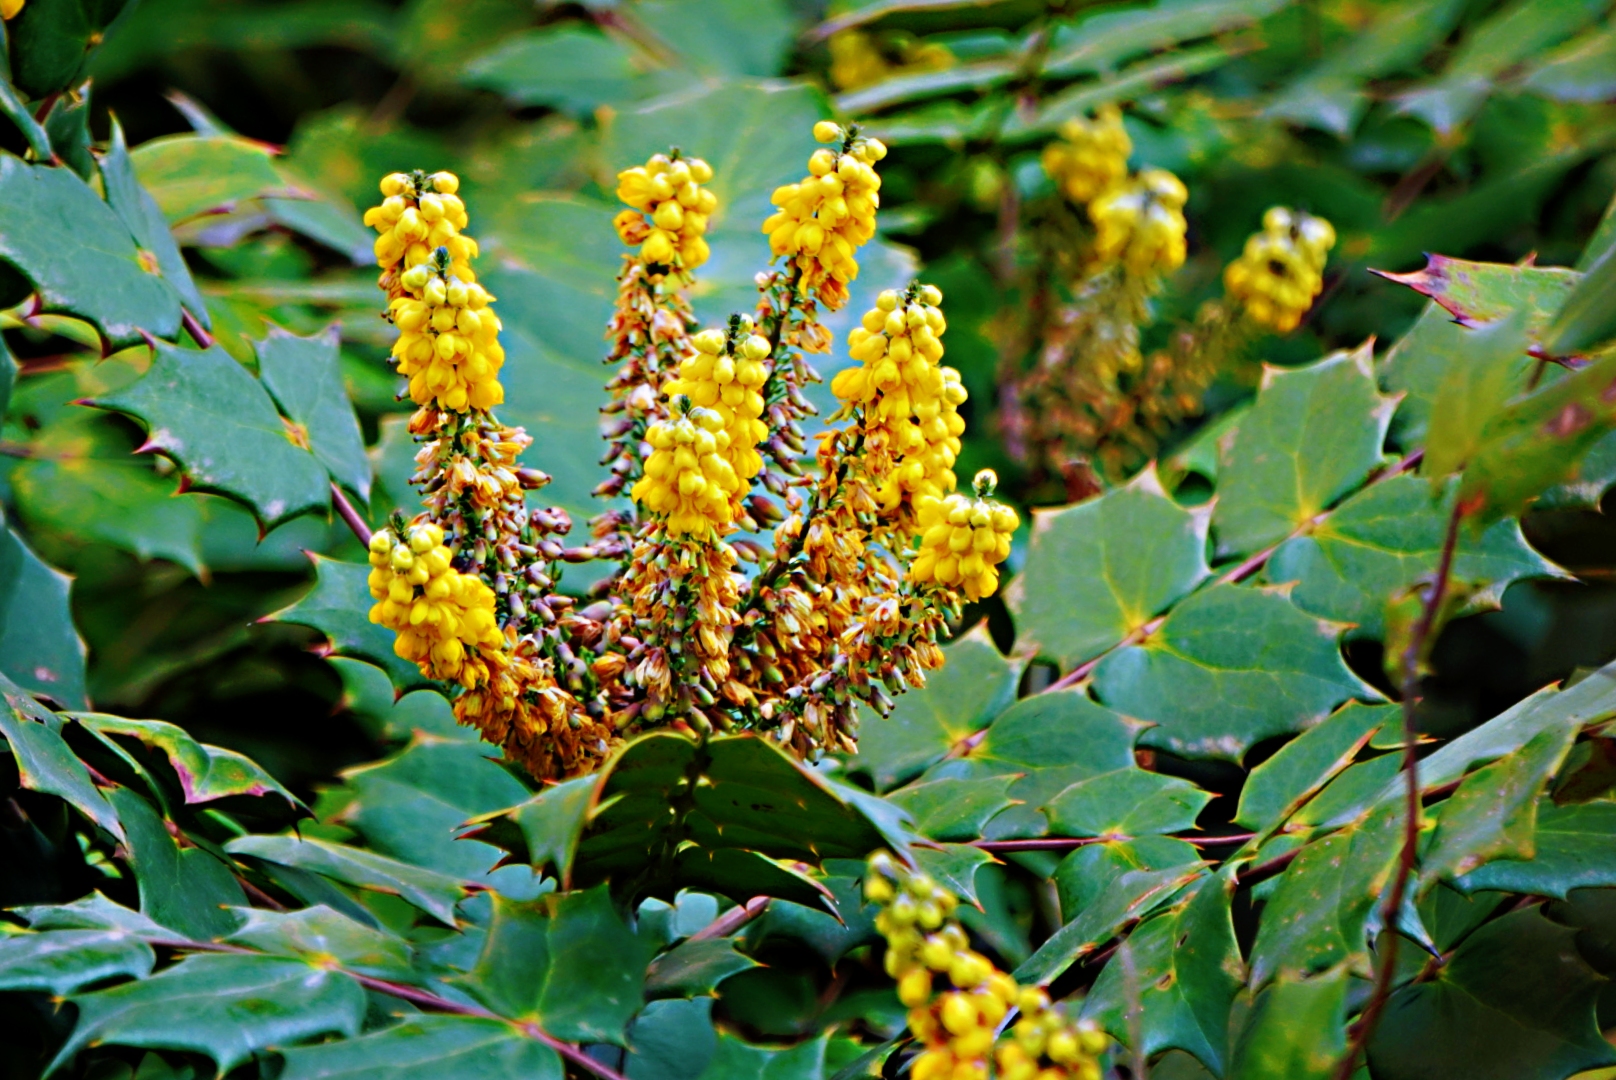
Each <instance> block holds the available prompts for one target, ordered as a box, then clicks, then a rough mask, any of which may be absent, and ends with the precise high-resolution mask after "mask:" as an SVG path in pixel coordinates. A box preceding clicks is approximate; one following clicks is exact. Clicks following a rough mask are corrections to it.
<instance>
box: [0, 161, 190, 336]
mask: <svg viewBox="0 0 1616 1080" xmlns="http://www.w3.org/2000/svg"><path fill="white" fill-rule="evenodd" d="M0 258H4V259H6V260H7V261H9V262H11V263H12V264H14V265H15V266H16V267H17V269H18V270H19V271H21V272H22V274H23V275H24V276H25V277H27V278H28V280H29V281H31V282H33V284H34V287H35V288H36V289H38V290H39V295H40V299H41V301H42V303H43V304H44V307H45V310H47V311H61V312H66V313H69V314H73V315H77V316H78V317H80V318H83V319H87V320H89V321H90V322H92V323H94V324H95V325H96V326H97V327H99V328H100V330H101V332H102V333H103V334H105V335H106V337H107V339H108V340H109V341H111V343H112V344H113V345H115V346H123V345H132V344H134V343H136V342H138V341H140V340H141V336H140V332H141V331H142V330H146V331H149V332H151V333H153V334H155V335H157V336H158V337H160V338H172V337H174V336H175V335H177V334H178V333H179V330H180V298H179V295H178V294H177V293H176V292H175V291H174V289H173V287H172V286H171V285H170V284H169V283H168V282H167V281H166V280H165V279H164V278H163V277H162V276H161V275H160V274H159V273H158V272H157V271H158V269H159V266H158V264H157V263H156V260H155V258H153V259H152V261H151V263H150V264H149V265H143V264H142V261H141V256H140V251H139V249H138V248H137V247H136V246H135V238H134V237H133V236H131V235H130V233H129V229H128V227H127V226H126V225H124V223H123V221H122V220H121V219H120V218H119V217H118V215H117V214H116V213H114V212H113V210H112V208H111V207H110V206H108V205H107V204H106V203H105V202H103V201H102V200H101V198H100V197H99V196H97V195H96V193H95V191H94V190H93V189H91V188H90V186H89V185H87V184H86V183H85V182H84V181H83V180H80V179H79V178H78V176H77V175H76V174H74V173H73V171H72V170H70V169H64V168H52V167H50V166H47V165H25V164H24V163H23V162H22V161H20V160H18V159H17V158H14V157H11V156H10V155H6V156H4V157H0Z"/></svg>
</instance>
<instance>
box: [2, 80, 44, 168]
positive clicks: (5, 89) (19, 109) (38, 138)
mask: <svg viewBox="0 0 1616 1080" xmlns="http://www.w3.org/2000/svg"><path fill="white" fill-rule="evenodd" d="M0 114H4V115H5V118H6V119H7V120H10V121H11V122H12V123H13V124H15V125H17V130H18V131H20V132H22V136H23V138H24V139H26V140H27V141H28V148H29V149H30V150H32V151H33V152H34V157H35V158H37V159H38V160H40V161H49V160H50V159H51V158H52V157H54V156H55V155H56V151H55V150H53V149H51V144H50V135H49V133H47V132H46V131H45V128H44V125H42V124H41V123H40V122H39V121H38V120H35V119H34V114H33V113H32V112H30V111H29V109H28V106H27V104H26V103H25V102H24V101H23V99H22V98H21V97H19V96H18V95H17V90H16V88H15V87H14V86H12V85H11V83H10V81H9V80H7V79H4V78H0Z"/></svg>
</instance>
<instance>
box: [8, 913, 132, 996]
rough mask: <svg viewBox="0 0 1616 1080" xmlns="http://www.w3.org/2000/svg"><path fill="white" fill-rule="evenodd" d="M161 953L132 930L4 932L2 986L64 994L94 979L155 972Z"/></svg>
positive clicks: (94, 981) (58, 994)
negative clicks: (153, 968) (157, 953)
mask: <svg viewBox="0 0 1616 1080" xmlns="http://www.w3.org/2000/svg"><path fill="white" fill-rule="evenodd" d="M156 962H157V956H156V954H155V953H153V952H152V947H151V946H150V945H148V944H146V942H144V941H142V940H141V939H140V938H139V937H137V936H135V935H133V934H131V933H129V932H128V931H127V930H117V929H114V930H55V931H48V932H45V933H38V934H11V935H5V936H0V990H42V991H44V992H46V993H48V994H51V995H52V996H54V997H62V996H64V995H67V994H70V993H72V992H73V991H75V990H77V989H79V988H80V987H81V986H88V985H89V984H91V983H96V982H101V981H103V980H105V979H112V978H116V977H118V976H120V975H129V976H133V977H134V978H137V979H143V978H145V977H146V976H147V975H150V974H151V969H152V966H153V965H154V964H155V963H156Z"/></svg>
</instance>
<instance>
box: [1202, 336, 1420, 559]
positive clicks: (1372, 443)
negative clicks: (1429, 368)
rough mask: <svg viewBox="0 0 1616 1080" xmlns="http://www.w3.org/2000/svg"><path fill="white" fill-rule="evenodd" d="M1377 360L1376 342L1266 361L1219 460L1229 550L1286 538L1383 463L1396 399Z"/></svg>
mask: <svg viewBox="0 0 1616 1080" xmlns="http://www.w3.org/2000/svg"><path fill="white" fill-rule="evenodd" d="M1372 359H1373V351H1372V343H1371V344H1366V345H1365V346H1364V347H1362V348H1360V349H1358V350H1357V351H1355V352H1350V353H1348V352H1341V353H1336V354H1334V355H1332V356H1327V357H1325V358H1324V359H1323V360H1320V361H1319V362H1318V363H1316V364H1311V365H1309V366H1307V367H1302V368H1275V367H1270V368H1267V369H1265V371H1264V372H1263V381H1262V388H1261V389H1260V390H1259V391H1258V393H1257V402H1256V404H1255V405H1253V406H1252V408H1251V411H1250V412H1249V413H1247V414H1246V415H1245V417H1244V418H1243V419H1242V420H1241V421H1240V427H1239V428H1238V429H1237V430H1236V431H1235V434H1234V439H1233V441H1232V443H1231V444H1230V447H1229V453H1228V456H1227V458H1226V459H1225V460H1224V461H1223V463H1222V466H1221V467H1220V469H1219V476H1218V498H1217V502H1216V503H1215V504H1214V506H1213V509H1212V531H1213V535H1214V536H1215V538H1216V540H1217V549H1218V554H1219V555H1244V554H1249V553H1251V552H1254V551H1257V550H1259V549H1261V548H1264V547H1267V546H1269V545H1270V544H1276V543H1278V542H1280V541H1281V540H1284V539H1285V538H1286V537H1288V536H1290V535H1291V534H1292V533H1293V532H1295V531H1296V530H1297V529H1299V528H1300V527H1302V526H1303V525H1305V524H1307V523H1308V522H1309V521H1312V520H1313V518H1315V517H1316V516H1317V515H1318V514H1319V513H1320V512H1322V511H1324V510H1327V509H1329V508H1330V507H1331V506H1334V505H1335V504H1336V502H1338V501H1339V500H1340V499H1341V497H1342V496H1343V495H1346V494H1347V493H1348V492H1350V491H1352V490H1353V489H1354V488H1356V487H1357V486H1358V485H1359V484H1361V483H1362V482H1363V481H1364V479H1365V478H1366V477H1367V476H1368V475H1369V473H1370V471H1371V470H1372V469H1374V468H1375V467H1376V466H1377V465H1379V464H1380V463H1381V449H1382V444H1384V442H1385V440H1386V429H1387V426H1388V425H1389V424H1390V422H1391V417H1392V410H1393V408H1394V407H1395V405H1396V402H1395V400H1393V399H1391V398H1386V397H1382V396H1381V394H1380V392H1379V391H1378V390H1377V389H1376V387H1375V376H1374V371H1373V369H1372V367H1371V361H1372Z"/></svg>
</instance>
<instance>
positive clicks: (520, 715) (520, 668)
mask: <svg viewBox="0 0 1616 1080" xmlns="http://www.w3.org/2000/svg"><path fill="white" fill-rule="evenodd" d="M532 648H533V646H532V643H531V641H524V642H522V643H521V644H520V645H519V646H518V647H517V650H516V652H515V653H514V654H513V653H503V652H490V653H488V654H487V656H486V661H487V664H486V667H487V672H488V675H487V678H486V679H485V680H483V681H481V682H479V683H478V684H477V685H475V686H472V687H470V688H468V689H467V691H466V692H465V693H464V694H461V695H460V696H459V697H458V698H456V699H455V703H454V713H455V719H456V720H458V721H459V722H460V723H462V724H467V725H470V726H472V727H475V728H477V729H478V730H479V731H480V732H482V735H483V737H484V738H485V739H487V740H488V741H490V742H492V743H495V744H497V745H499V746H502V747H504V749H505V752H506V754H508V755H509V756H510V757H511V758H513V759H515V760H516V761H519V762H521V763H522V765H523V766H524V767H526V768H527V770H528V771H529V772H530V773H532V774H533V775H534V776H535V777H539V778H552V779H553V778H560V777H565V776H576V775H578V774H580V773H585V772H593V771H594V770H595V769H598V768H599V767H600V763H601V762H602V761H604V760H605V758H606V756H607V754H608V753H610V751H611V749H612V748H613V747H615V746H618V745H620V744H621V743H622V740H621V739H620V738H618V737H617V736H616V734H615V733H614V732H613V731H612V729H611V726H610V725H609V724H606V723H602V722H601V721H599V720H597V719H595V718H594V717H591V716H590V715H589V714H588V713H587V712H586V711H585V710H584V709H583V708H581V707H580V706H579V703H578V701H577V699H576V698H574V697H573V696H572V695H571V694H569V693H567V692H566V691H565V690H563V689H562V688H561V687H560V686H558V685H557V684H556V680H555V676H554V675H553V674H552V672H551V664H550V662H549V661H547V660H544V659H542V658H539V657H536V656H533V655H532V654H531V653H532Z"/></svg>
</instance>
